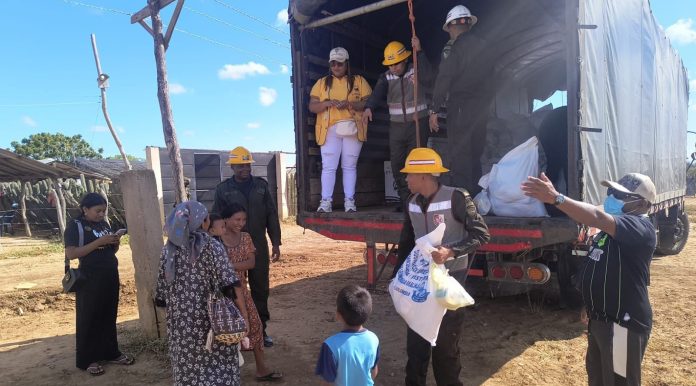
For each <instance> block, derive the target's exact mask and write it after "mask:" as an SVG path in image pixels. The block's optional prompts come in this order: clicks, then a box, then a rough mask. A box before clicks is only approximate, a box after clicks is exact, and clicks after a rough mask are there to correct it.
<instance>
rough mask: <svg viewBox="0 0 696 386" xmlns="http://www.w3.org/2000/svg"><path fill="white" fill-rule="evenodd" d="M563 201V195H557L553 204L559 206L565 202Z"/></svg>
mask: <svg viewBox="0 0 696 386" xmlns="http://www.w3.org/2000/svg"><path fill="white" fill-rule="evenodd" d="M565 199H566V197H565V196H564V195H562V194H559V195H558V196H556V198H554V199H553V204H554V205H556V206H558V205H561V204H562V203H564V202H565Z"/></svg>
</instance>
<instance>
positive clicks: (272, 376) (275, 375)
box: [256, 371, 283, 382]
mask: <svg viewBox="0 0 696 386" xmlns="http://www.w3.org/2000/svg"><path fill="white" fill-rule="evenodd" d="M281 379H283V373H280V372H277V371H271V372H270V373H268V374H266V375H264V376H262V377H256V381H257V382H275V381H280V380H281Z"/></svg>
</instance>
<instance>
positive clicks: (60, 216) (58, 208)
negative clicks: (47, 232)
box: [48, 179, 65, 240]
mask: <svg viewBox="0 0 696 386" xmlns="http://www.w3.org/2000/svg"><path fill="white" fill-rule="evenodd" d="M52 185H53V181H52V180H51V179H49V185H48V187H49V192H50V194H52V195H53V197H54V198H55V202H56V218H57V219H58V229H60V239H61V240H63V234H64V233H65V219H64V218H63V208H62V206H61V205H60V198H58V193H57V192H56V189H55V188H54V187H52Z"/></svg>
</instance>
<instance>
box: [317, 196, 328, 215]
mask: <svg viewBox="0 0 696 386" xmlns="http://www.w3.org/2000/svg"><path fill="white" fill-rule="evenodd" d="M317 212H324V213H331V200H325V199H322V200H321V201H319V208H318V209H317Z"/></svg>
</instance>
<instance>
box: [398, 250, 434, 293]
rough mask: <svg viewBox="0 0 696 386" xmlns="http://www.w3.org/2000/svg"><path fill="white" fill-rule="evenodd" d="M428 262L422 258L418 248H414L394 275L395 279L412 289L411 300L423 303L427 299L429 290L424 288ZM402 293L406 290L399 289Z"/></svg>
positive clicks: (426, 282)
mask: <svg viewBox="0 0 696 386" xmlns="http://www.w3.org/2000/svg"><path fill="white" fill-rule="evenodd" d="M429 268H430V262H429V261H428V260H426V259H424V258H423V256H422V254H421V252H420V251H419V250H414V251H413V253H412V254H411V255H409V256H408V258H407V259H406V261H405V262H404V266H403V267H402V269H400V270H399V272H398V273H397V275H396V279H397V281H398V282H399V283H400V284H402V285H403V286H405V287H406V289H410V290H412V292H411V300H413V301H414V302H416V303H423V302H425V301H426V300H427V299H428V295H430V292H429V291H427V290H426V288H427V286H428V275H429V273H430V272H429ZM399 292H401V293H404V292H406V291H399Z"/></svg>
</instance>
